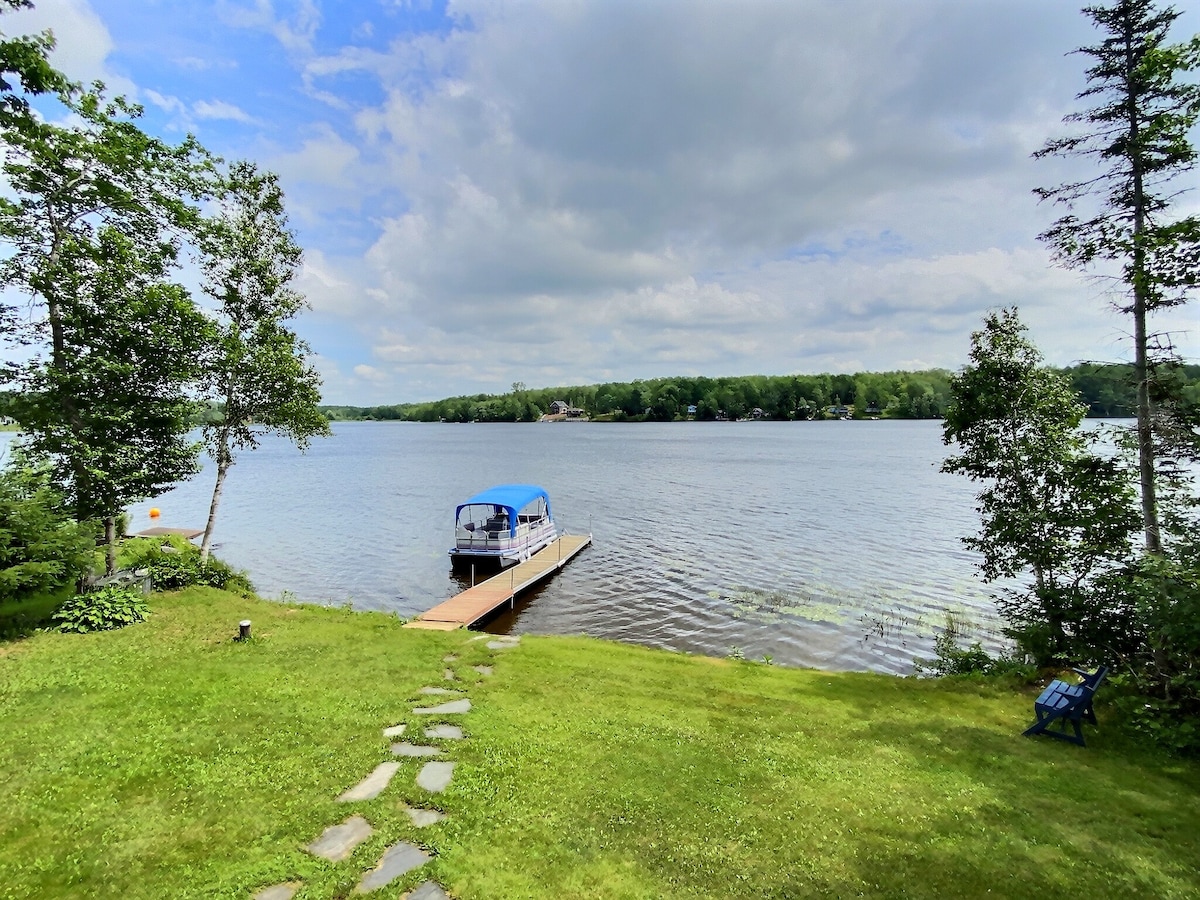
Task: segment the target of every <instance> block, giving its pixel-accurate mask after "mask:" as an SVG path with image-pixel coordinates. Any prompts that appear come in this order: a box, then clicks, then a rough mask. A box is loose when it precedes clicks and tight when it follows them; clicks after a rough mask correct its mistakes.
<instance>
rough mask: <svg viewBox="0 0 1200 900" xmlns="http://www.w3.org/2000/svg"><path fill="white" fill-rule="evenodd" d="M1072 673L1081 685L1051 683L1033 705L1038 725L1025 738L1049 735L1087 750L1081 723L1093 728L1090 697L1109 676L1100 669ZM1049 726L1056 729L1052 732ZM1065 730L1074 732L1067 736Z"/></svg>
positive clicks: (1062, 682)
mask: <svg viewBox="0 0 1200 900" xmlns="http://www.w3.org/2000/svg"><path fill="white" fill-rule="evenodd" d="M1073 671H1074V672H1075V674H1077V675H1078V676H1079V677H1080V678H1082V679H1083V682H1082V683H1081V684H1070V683H1068V682H1066V681H1059V680H1057V679H1055V680H1054V681H1052V682H1050V684H1049V685H1048V686H1047V687H1046V689H1045V690H1044V691H1042V693H1041V694H1039V695H1038V698H1037V699H1036V700H1034V701H1033V711H1034V713H1035V714H1036V715H1037V721H1036V722H1034V723H1033V724H1032V725H1030V726H1029V727H1028V728H1026V729H1025V734H1026V735H1034V734H1048V735H1049V736H1050V737H1055V738H1058V739H1059V740H1063V741H1070V742H1071V743H1072V744H1078V745H1079V746H1081V747H1085V746H1087V745H1086V744H1085V743H1084V740H1083V722H1085V721H1086V722H1089V723H1091V724H1092V725H1095V724H1096V713H1095V711H1094V710H1093V709H1092V697H1093V695H1095V693H1096V688H1098V687H1100V682H1102V681H1103V680H1104V676H1106V675H1107V674H1108V666H1100V667H1099V668H1098V669H1096V671H1095V672H1085V671H1083V670H1082V669H1074V670H1073ZM1051 725H1056V727H1055V728H1051V727H1050V726H1051ZM1068 726H1069V727H1070V728H1071V729H1072V730H1073V732H1074V733H1073V734H1070V733H1068V732H1067V728H1068Z"/></svg>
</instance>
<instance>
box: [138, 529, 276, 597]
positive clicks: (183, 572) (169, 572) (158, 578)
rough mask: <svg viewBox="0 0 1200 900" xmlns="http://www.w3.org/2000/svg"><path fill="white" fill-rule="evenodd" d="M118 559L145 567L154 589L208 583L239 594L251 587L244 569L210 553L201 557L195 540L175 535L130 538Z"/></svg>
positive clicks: (248, 590)
mask: <svg viewBox="0 0 1200 900" xmlns="http://www.w3.org/2000/svg"><path fill="white" fill-rule="evenodd" d="M120 559H121V565H122V566H123V567H124V568H129V569H148V570H149V572H150V580H151V582H152V583H153V584H154V589H155V590H161V591H174V590H179V589H181V588H185V587H189V586H191V585H209V586H211V587H216V588H222V589H225V590H229V591H233V592H234V593H240V594H249V593H251V592H253V590H254V587H253V586H252V585H251V584H250V580H249V579H248V578H247V577H246V574H245V573H244V572H238V571H235V570H234V569H232V568H231V567H230V566H229V565H228V564H227V563H224V562H222V561H221V560H219V559H216V558H214V557H211V556H210V557H209V558H208V559H207V560H202V559H201V556H200V550H199V549H197V547H196V546H195V545H194V544H192V543H191V542H189V541H186V540H184V539H183V538H180V537H177V536H174V535H172V536H169V537H168V538H167V539H165V540H164V539H162V538H131V539H130V540H128V541H126V542H125V545H124V546H123V547H122V548H121V558H120Z"/></svg>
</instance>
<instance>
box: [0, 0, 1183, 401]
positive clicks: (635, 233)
mask: <svg viewBox="0 0 1200 900" xmlns="http://www.w3.org/2000/svg"><path fill="white" fill-rule="evenodd" d="M35 2H36V3H37V9H36V10H34V11H33V12H27V13H19V14H15V15H9V16H5V17H4V18H3V20H2V21H0V28H3V30H4V31H5V32H7V33H9V34H16V33H21V32H25V31H34V30H40V29H42V28H46V27H49V28H52V29H53V30H54V32H55V35H56V36H57V39H58V42H59V46H58V50H57V54H56V62H57V64H58V66H59V67H60V68H62V69H64V70H65V71H66V72H67V73H68V74H69V75H70V76H72V77H73V78H76V79H80V80H90V79H93V78H101V79H103V80H104V81H105V82H107V84H108V85H109V86H110V87H111V88H112V89H113V90H115V91H120V92H124V93H125V94H127V95H128V96H130V97H132V98H134V99H136V100H137V101H139V102H140V103H142V104H144V106H145V107H146V117H145V126H146V128H147V130H150V131H153V132H155V133H159V134H161V135H163V136H165V137H167V138H170V139H175V140H177V139H179V138H182V136H183V135H184V134H186V133H187V132H192V133H194V134H196V135H197V136H198V137H199V139H200V141H201V143H203V144H204V145H205V146H206V147H208V148H209V149H210V150H212V151H213V152H215V153H218V154H220V155H222V156H224V157H225V158H227V159H236V158H248V159H252V160H255V161H256V162H258V163H259V164H260V165H261V166H263V167H265V168H269V169H272V170H274V171H276V172H278V173H279V174H280V176H281V177H282V180H283V184H284V186H285V189H286V191H287V197H288V204H289V211H290V215H291V221H292V225H293V227H294V229H295V231H296V233H297V235H298V237H299V240H300V243H301V244H302V245H303V246H304V248H305V265H304V271H303V274H302V276H301V287H302V289H303V291H304V292H305V294H306V295H307V297H308V299H309V301H310V303H311V305H312V311H311V312H309V313H306V314H305V315H304V317H303V320H302V321H301V322H300V324H299V330H300V332H301V333H302V334H303V335H304V337H305V338H306V339H307V340H308V341H309V343H310V344H311V345H312V348H313V350H314V353H315V356H316V361H317V363H318V365H319V366H320V368H321V371H322V373H323V376H324V380H325V398H326V401H327V402H331V403H356V404H374V403H395V402H406V401H415V400H425V399H434V398H439V397H444V396H448V395H452V394H459V393H468V392H472V393H473V392H476V391H486V392H504V391H507V390H508V389H509V386H510V384H511V383H512V382H514V381H523V382H525V383H527V384H528V385H529V386H531V387H542V386H547V385H558V384H585V383H594V382H599V381H609V380H622V381H624V380H631V379H634V378H653V377H659V376H665V375H699V374H704V375H740V374H755V373H762V374H785V373H793V372H805V373H812V372H853V371H859V370H885V369H896V368H903V369H913V368H928V367H933V366H943V367H947V368H956V367H958V366H959V365H960V364H961V363H962V361H963V359H964V357H965V354H966V348H967V341H968V336H969V334H970V332H971V331H972V330H973V329H974V328H976V327H978V325H979V322H980V319H981V316H982V314H983V312H984V311H985V310H987V309H989V308H992V307H996V306H1001V305H1008V304H1016V305H1019V306H1020V307H1021V309H1022V314H1023V315H1024V317H1025V318H1026V320H1027V321H1028V323H1029V324H1030V325H1031V327H1032V330H1033V336H1034V338H1035V340H1036V341H1037V342H1038V343H1039V345H1040V346H1041V347H1042V349H1043V351H1044V352H1045V354H1046V356H1047V358H1048V359H1049V360H1050V361H1051V362H1053V363H1056V364H1066V363H1070V362H1074V361H1077V360H1081V359H1105V360H1112V359H1122V358H1127V357H1128V346H1127V340H1126V337H1125V335H1126V333H1127V331H1128V329H1127V327H1126V324H1125V322H1124V321H1123V320H1122V318H1121V317H1120V316H1117V315H1116V314H1114V313H1112V312H1110V311H1109V309H1108V299H1107V298H1106V296H1105V285H1104V284H1103V283H1100V282H1097V281H1095V280H1089V279H1087V278H1084V277H1082V276H1081V275H1079V274H1077V273H1071V272H1064V271H1061V270H1058V269H1056V268H1054V267H1053V266H1052V265H1051V264H1050V261H1049V258H1048V255H1047V253H1046V251H1045V249H1044V248H1043V247H1042V246H1041V245H1040V244H1039V242H1038V241H1037V238H1036V235H1037V234H1038V233H1039V232H1040V231H1042V230H1044V229H1045V228H1046V226H1047V225H1048V224H1049V223H1050V221H1051V220H1052V219H1053V217H1054V211H1053V210H1052V209H1050V208H1048V207H1046V206H1038V204H1037V203H1036V201H1035V199H1034V197H1033V195H1032V193H1031V189H1032V188H1033V187H1035V186H1038V185H1053V184H1056V183H1058V182H1059V181H1061V180H1063V179H1064V178H1066V177H1068V176H1069V175H1070V174H1071V171H1072V170H1071V169H1070V168H1069V167H1068V164H1066V163H1062V162H1054V161H1045V160H1042V161H1035V160H1032V159H1031V158H1030V153H1031V152H1032V151H1034V150H1036V149H1037V148H1038V147H1039V146H1040V145H1041V144H1042V143H1043V142H1044V141H1045V140H1046V139H1047V138H1048V137H1050V136H1052V135H1057V134H1060V133H1062V130H1063V126H1062V125H1061V124H1060V123H1061V119H1062V116H1063V115H1064V114H1066V113H1067V112H1069V111H1071V110H1072V109H1075V108H1076V101H1075V100H1074V96H1075V94H1076V93H1077V92H1078V91H1079V90H1080V89H1081V87H1082V86H1083V79H1082V70H1083V68H1084V60H1083V59H1082V58H1081V57H1079V56H1069V55H1067V51H1069V50H1071V49H1072V48H1074V47H1077V46H1080V45H1081V44H1085V43H1088V42H1090V41H1092V40H1093V38H1094V32H1093V31H1092V29H1091V27H1090V25H1089V24H1088V22H1087V20H1085V19H1084V18H1083V17H1082V16H1081V15H1080V14H1079V11H1078V4H1077V3H1074V2H1060V0H836V2H835V0H770V2H768V0H721V2H710V0H686V2H684V0H596V2H592V0H549V2H535V0H527V2H501V0H451V2H448V3H443V2H438V0H433V2H421V0H407V2H406V0H358V2H348V0H343V2H336V3H335V2H332V0H215V2H210V0H35ZM1197 31H1200V14H1194V13H1190V12H1189V13H1187V14H1186V15H1185V16H1184V17H1183V18H1182V19H1181V20H1180V22H1179V23H1177V30H1176V32H1175V37H1176V39H1179V40H1182V39H1183V38H1184V36H1185V35H1190V34H1192V33H1194V32H1197ZM1074 165H1076V166H1077V165H1078V164H1077V163H1076V164H1074ZM1076 171H1078V169H1076ZM1196 180H1197V179H1193V182H1195V181H1196ZM1184 202H1185V203H1189V204H1192V203H1196V202H1198V201H1196V200H1195V199H1194V198H1192V197H1188V198H1186V199H1185V201H1184ZM1195 324H1200V323H1196V312H1195V311H1194V310H1192V311H1188V312H1186V313H1184V314H1181V315H1177V316H1176V318H1175V319H1173V320H1170V321H1167V320H1163V321H1162V322H1161V323H1160V326H1161V327H1168V328H1171V329H1178V330H1179V334H1178V335H1177V340H1178V341H1179V343H1180V345H1181V347H1182V348H1183V350H1184V351H1185V353H1187V354H1188V355H1189V356H1194V355H1196V347H1197V346H1198V342H1197V339H1196V334H1195V333H1193V332H1192V331H1189V329H1192V328H1193V326H1194V325H1195Z"/></svg>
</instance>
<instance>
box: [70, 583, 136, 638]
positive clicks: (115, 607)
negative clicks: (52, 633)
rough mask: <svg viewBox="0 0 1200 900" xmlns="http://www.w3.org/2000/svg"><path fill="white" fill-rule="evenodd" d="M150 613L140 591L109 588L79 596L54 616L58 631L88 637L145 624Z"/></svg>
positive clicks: (112, 586) (114, 586)
mask: <svg viewBox="0 0 1200 900" xmlns="http://www.w3.org/2000/svg"><path fill="white" fill-rule="evenodd" d="M148 613H149V610H148V609H147V607H146V598H145V596H144V595H143V594H142V592H141V590H140V589H139V588H135V587H119V586H117V585H109V586H108V587H105V588H101V589H100V590H98V591H92V592H91V593H87V594H76V595H75V596H74V597H72V598H71V599H70V600H68V601H67V602H66V603H64V604H63V605H62V606H60V607H59V609H58V612H56V613H55V614H54V621H56V622H58V630H59V631H66V632H76V633H78V634H87V633H88V632H90V631H111V630H113V629H114V628H124V627H125V626H126V625H134V624H136V623H138V622H142V621H145V619H146V616H147V614H148Z"/></svg>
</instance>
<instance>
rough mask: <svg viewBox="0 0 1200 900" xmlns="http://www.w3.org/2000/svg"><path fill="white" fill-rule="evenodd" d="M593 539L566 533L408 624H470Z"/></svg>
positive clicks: (439, 627) (450, 626) (448, 628)
mask: <svg viewBox="0 0 1200 900" xmlns="http://www.w3.org/2000/svg"><path fill="white" fill-rule="evenodd" d="M591 542H592V536H591V535H590V534H564V535H562V536H561V537H559V539H558V540H556V541H555V542H554V543H553V544H550V545H549V546H548V547H543V548H542V549H541V550H539V551H538V552H537V553H535V554H533V556H531V557H529V559H527V560H526V561H525V562H523V563H518V564H517V565H515V566H510V567H509V568H507V569H505V570H503V571H502V572H500V573H499V574H497V575H493V576H492V577H491V578H489V579H488V580H487V581H483V582H480V583H479V584H477V585H475V587H473V588H468V589H467V590H465V591H463V592H462V593H461V594H458V595H457V596H454V597H451V598H450V599H449V600H447V601H446V602H445V603H439V604H438V605H437V606H435V607H434V608H433V609H431V610H429V611H428V612H423V613H421V614H420V615H419V616H417V617H416V618H415V619H413V620H412V621H411V622H406V623H405V625H404V627H405V628H428V629H432V630H434V631H453V630H454V629H456V628H469V627H470V626H471V625H474V624H475V623H476V622H478V621H479V620H480V619H482V618H483V617H484V616H486V615H487V614H488V613H490V612H492V611H493V610H496V609H499V608H500V607H501V606H503V605H504V604H505V603H510V602H513V599H514V598H515V597H516V596H517V594H519V593H521V591H523V590H525V589H526V588H528V587H531V586H532V585H535V584H537V583H538V582H539V581H541V580H542V579H543V578H546V577H548V576H549V575H552V574H553V573H555V572H557V571H558V570H559V569H561V568H562V567H563V566H565V565H566V564H567V563H568V562H570V560H571V558H572V557H574V556H575V554H576V553H578V552H579V551H580V550H582V549H583V548H584V547H586V546H587V545H588V544H590V543H591Z"/></svg>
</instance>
